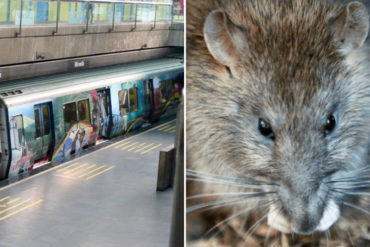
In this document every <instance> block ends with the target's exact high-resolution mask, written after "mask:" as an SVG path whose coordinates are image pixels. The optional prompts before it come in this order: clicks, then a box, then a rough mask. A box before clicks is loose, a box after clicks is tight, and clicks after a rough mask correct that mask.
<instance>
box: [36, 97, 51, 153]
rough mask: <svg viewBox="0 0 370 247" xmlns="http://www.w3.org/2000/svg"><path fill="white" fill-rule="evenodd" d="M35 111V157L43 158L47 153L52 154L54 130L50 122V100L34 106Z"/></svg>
mask: <svg viewBox="0 0 370 247" xmlns="http://www.w3.org/2000/svg"><path fill="white" fill-rule="evenodd" d="M34 113H35V129H36V136H35V137H36V140H35V142H37V144H38V145H39V147H40V148H39V152H37V153H38V155H37V156H38V157H35V159H36V160H37V159H40V158H43V157H45V156H47V155H51V154H52V151H53V150H52V148H53V140H54V136H53V135H54V130H53V124H52V117H51V115H52V108H51V102H48V103H43V104H39V105H35V106H34Z"/></svg>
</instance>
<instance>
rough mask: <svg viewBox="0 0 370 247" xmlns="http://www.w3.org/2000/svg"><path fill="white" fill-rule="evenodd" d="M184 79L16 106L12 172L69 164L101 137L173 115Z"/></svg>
mask: <svg viewBox="0 0 370 247" xmlns="http://www.w3.org/2000/svg"><path fill="white" fill-rule="evenodd" d="M182 82H183V73H169V74H164V75H160V76H156V77H153V78H148V79H146V80H138V81H132V82H125V83H120V84H115V85H111V86H110V87H105V88H101V89H96V90H88V91H85V92H81V93H76V94H72V95H65V96H61V97H57V98H53V99H50V100H46V101H42V102H33V103H32V104H25V105H22V106H19V107H13V108H11V110H10V111H9V116H11V117H10V120H9V121H10V138H11V143H12V147H11V148H12V159H11V163H10V167H9V176H13V175H17V174H20V173H22V172H24V171H26V170H32V169H34V168H36V167H38V166H41V165H43V164H45V163H46V162H48V161H53V162H56V163H62V162H65V161H67V160H70V159H71V158H73V157H76V156H78V155H79V153H80V152H81V150H83V148H85V147H88V146H92V145H95V143H96V141H97V139H98V138H110V137H113V136H117V135H122V134H127V133H128V132H129V131H131V130H135V129H138V128H140V127H141V126H142V124H143V123H145V122H152V121H156V120H159V119H160V118H162V117H167V116H169V115H171V114H173V113H174V112H175V110H176V106H177V104H178V101H179V99H180V97H181V89H182Z"/></svg>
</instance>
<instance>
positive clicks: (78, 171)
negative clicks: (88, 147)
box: [69, 164, 96, 176]
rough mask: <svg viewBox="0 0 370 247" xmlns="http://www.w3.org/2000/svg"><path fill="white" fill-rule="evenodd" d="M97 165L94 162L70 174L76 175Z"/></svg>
mask: <svg viewBox="0 0 370 247" xmlns="http://www.w3.org/2000/svg"><path fill="white" fill-rule="evenodd" d="M95 166H96V165H95V164H93V165H89V166H88V167H85V168H84V169H79V170H77V171H74V172H72V173H70V174H69V175H72V176H74V175H76V174H78V173H80V172H84V171H87V170H89V169H91V168H93V167H95Z"/></svg>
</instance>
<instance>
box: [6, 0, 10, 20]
mask: <svg viewBox="0 0 370 247" xmlns="http://www.w3.org/2000/svg"><path fill="white" fill-rule="evenodd" d="M10 5H11V2H10V0H8V5H7V9H6V22H7V23H10Z"/></svg>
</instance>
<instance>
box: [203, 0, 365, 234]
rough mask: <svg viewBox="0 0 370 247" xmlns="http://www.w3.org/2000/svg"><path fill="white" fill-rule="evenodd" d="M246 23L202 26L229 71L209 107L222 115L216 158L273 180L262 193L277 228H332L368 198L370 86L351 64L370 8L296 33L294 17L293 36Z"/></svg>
mask: <svg viewBox="0 0 370 247" xmlns="http://www.w3.org/2000/svg"><path fill="white" fill-rule="evenodd" d="M324 12H325V11H323V13H322V14H323V15H324V14H325V13H324ZM354 13H355V14H354ZM361 15H364V16H365V17H367V18H362V16H361ZM318 18H323V16H320V15H319V16H318ZM356 18H357V19H356ZM364 20H365V21H364ZM243 21H244V22H245V19H243V20H235V18H234V20H230V19H228V17H227V15H226V14H225V12H222V11H215V12H213V13H211V14H210V16H209V17H208V18H207V21H206V23H205V27H204V33H205V41H206V44H207V47H208V49H209V51H210V53H211V54H212V55H213V57H214V58H215V59H216V60H217V61H219V62H220V63H222V64H224V65H225V66H227V67H228V71H229V72H230V78H228V79H227V80H225V85H224V86H223V88H219V89H215V90H220V94H219V96H218V97H217V98H215V99H214V101H213V102H214V103H213V104H212V105H210V109H211V110H210V112H213V113H216V116H217V114H219V115H220V117H219V118H217V117H215V118H214V121H212V122H210V123H209V125H210V129H214V130H217V129H218V128H219V126H222V128H224V130H223V131H225V133H224V134H225V135H224V136H223V137H222V140H221V139H219V140H218V143H217V144H213V145H215V146H217V147H216V148H214V149H215V150H222V149H224V150H223V151H220V153H219V154H217V155H216V156H217V157H218V160H222V161H225V163H227V164H228V165H229V166H231V167H232V170H235V171H237V174H238V176H246V177H254V178H255V177H258V178H259V179H261V180H263V181H267V182H271V183H272V184H273V185H270V186H267V188H266V189H265V190H266V191H268V192H272V193H271V198H270V199H271V200H272V203H271V205H270V209H269V213H268V222H269V224H270V225H271V226H272V227H274V228H276V229H278V230H280V231H283V232H296V233H300V234H310V233H312V232H313V231H316V230H319V231H326V230H327V229H328V228H329V227H330V226H331V225H332V224H334V223H335V222H336V221H337V220H338V219H339V217H340V214H341V207H342V205H347V206H350V205H353V203H355V201H356V198H355V197H353V194H354V192H360V193H363V192H364V191H363V190H361V189H362V188H361V186H359V185H361V181H359V180H358V178H360V180H361V177H365V176H364V175H363V174H362V172H363V171H364V167H365V165H366V163H365V160H366V154H367V153H366V152H367V145H368V127H367V124H368V120H369V119H368V118H369V93H370V92H369V91H370V90H369V85H368V84H367V83H366V80H365V79H364V78H365V76H363V77H361V75H359V74H360V72H359V71H354V68H352V67H350V65H348V64H346V59H347V57H348V56H350V53H351V52H353V50H354V49H355V48H357V47H359V46H361V44H362V43H363V41H364V39H365V38H366V35H367V29H368V16H367V13H366V8H365V12H364V7H363V5H361V4H359V3H358V2H355V3H350V4H348V5H347V7H346V8H345V9H344V10H343V11H342V12H341V13H339V14H338V15H337V16H336V17H334V18H332V19H331V20H329V22H328V23H322V22H319V24H317V25H316V26H315V27H316V29H315V30H314V31H312V20H309V19H307V20H302V23H301V26H297V27H294V24H292V23H290V22H289V21H291V20H289V19H288V20H287V22H288V24H289V25H291V26H290V29H288V30H284V29H283V27H284V25H288V24H287V23H283V24H281V26H279V25H278V24H276V23H274V22H273V24H271V27H270V29H268V28H266V27H265V28H266V29H268V30H270V31H269V32H268V33H261V32H260V30H261V27H259V26H258V25H259V24H258V23H251V22H248V21H247V22H246V23H243ZM305 21H307V23H305ZM356 21H357V23H356V24H357V25H347V24H348V23H347V22H351V24H353V23H352V22H356ZM233 23H237V25H234V24H233ZM268 24H269V23H263V24H261V25H268ZM305 25H307V26H305ZM240 26H243V28H240ZM305 28H307V30H306V29H305ZM361 33H362V35H361ZM263 44H265V45H263ZM238 53H239V54H243V55H237V54H238ZM225 92H227V94H226V93H225ZM221 95H222V96H221ZM212 97H213V96H210V98H209V99H208V100H209V102H211V101H212ZM227 108H228V109H229V110H228V111H227V116H226V115H225V114H226V113H225V112H222V109H227ZM222 114H224V116H222ZM227 143H229V147H228V148H227V149H225V148H223V147H225V146H226V145H227ZM230 143H232V145H231V146H230Z"/></svg>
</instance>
